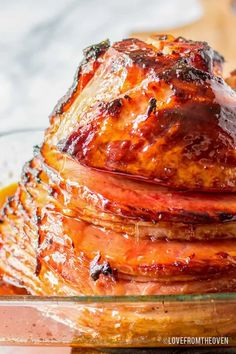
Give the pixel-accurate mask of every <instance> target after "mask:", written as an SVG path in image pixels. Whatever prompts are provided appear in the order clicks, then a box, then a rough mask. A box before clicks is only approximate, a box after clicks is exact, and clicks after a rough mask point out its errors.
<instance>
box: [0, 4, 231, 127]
mask: <svg viewBox="0 0 236 354" xmlns="http://www.w3.org/2000/svg"><path fill="white" fill-rule="evenodd" d="M0 14H1V21H0V31H1V36H0V48H1V55H0V102H1V104H0V133H2V132H6V131H9V130H15V129H19V128H22V129H24V128H32V127H46V126H47V124H48V115H49V114H50V112H51V111H52V109H53V107H54V105H55V104H56V102H57V101H58V99H59V98H60V97H61V96H62V95H64V94H65V92H66V91H67V89H68V87H69V86H70V85H71V83H72V80H73V76H74V73H75V71H76V68H77V66H78V64H79V62H80V60H81V58H82V49H83V48H85V47H86V46H88V45H90V44H94V43H97V42H99V41H101V40H103V39H106V38H110V40H111V41H116V40H119V39H122V38H124V37H127V36H130V35H132V36H139V37H141V38H144V37H146V36H148V34H149V33H150V32H161V33H163V32H167V33H173V34H176V35H183V36H185V37H187V38H192V39H202V40H207V41H209V43H210V44H211V45H213V46H214V47H215V48H216V49H218V50H220V51H221V52H222V53H223V54H224V56H225V58H226V60H227V65H226V71H227V72H229V71H230V69H233V64H234V63H235V67H236V48H235V42H236V40H235V29H236V15H235V14H236V4H235V1H233V0H119V1H116V0H40V1H33V0H8V1H4V0H0Z"/></svg>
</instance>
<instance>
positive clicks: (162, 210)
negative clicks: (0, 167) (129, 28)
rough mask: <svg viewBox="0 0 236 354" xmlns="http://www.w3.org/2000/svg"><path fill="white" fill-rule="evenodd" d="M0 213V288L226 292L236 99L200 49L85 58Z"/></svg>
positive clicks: (98, 49) (138, 45)
mask: <svg viewBox="0 0 236 354" xmlns="http://www.w3.org/2000/svg"><path fill="white" fill-rule="evenodd" d="M84 55H85V57H84V60H83V62H82V64H81V65H80V67H79V69H78V72H77V74H76V79H75V82H74V84H73V86H72V88H71V89H70V90H69V92H68V94H67V95H66V96H65V97H64V99H63V100H62V101H60V102H59V104H58V105H57V106H56V108H55V110H54V112H53V114H52V116H51V118H50V126H49V128H48V129H47V131H46V133H45V137H44V141H43V143H42V145H41V146H40V147H35V149H34V158H33V159H32V160H31V161H30V162H28V163H26V164H25V166H24V168H23V172H22V178H21V181H20V182H19V185H18V188H17V191H16V193H15V195H14V197H12V198H10V199H9V200H8V202H7V203H6V204H5V205H4V206H3V208H2V216H1V221H0V275H1V279H2V281H4V282H5V283H8V284H12V285H14V286H17V287H21V288H25V289H26V290H27V291H28V292H29V293H31V294H35V295H130V294H136V295H139V294H140V295H148V294H184V293H203V292H224V291H235V290H236V153H235V151H236V133H235V132H236V93H235V92H234V90H233V89H232V88H231V87H230V86H229V85H228V84H227V83H226V82H225V81H224V80H223V78H222V64H223V58H222V57H221V56H220V55H219V54H218V53H217V52H215V51H213V50H212V49H211V48H210V47H209V46H208V45H207V44H206V43H203V42H193V41H187V40H185V39H183V38H176V39H175V38H173V37H171V36H157V37H154V38H151V39H150V40H149V41H148V42H143V41H141V40H138V39H127V40H123V41H121V42H117V43H115V44H113V45H112V46H111V45H110V44H109V42H107V41H106V42H102V43H100V44H98V45H95V46H91V47H89V48H87V49H86V50H85V51H84Z"/></svg>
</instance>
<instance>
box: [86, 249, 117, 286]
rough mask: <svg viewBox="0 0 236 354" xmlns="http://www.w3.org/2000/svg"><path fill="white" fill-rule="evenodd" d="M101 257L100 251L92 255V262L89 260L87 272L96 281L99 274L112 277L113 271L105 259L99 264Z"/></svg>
mask: <svg viewBox="0 0 236 354" xmlns="http://www.w3.org/2000/svg"><path fill="white" fill-rule="evenodd" d="M100 258H101V255H100V253H98V254H97V255H96V257H94V259H93V260H92V262H90V267H89V273H90V276H91V278H92V279H93V280H94V281H96V280H98V279H99V276H100V274H103V275H108V276H112V277H114V275H115V271H114V270H113V269H112V268H111V266H110V264H109V263H108V262H107V261H104V262H103V263H102V264H99V263H98V262H99V260H100Z"/></svg>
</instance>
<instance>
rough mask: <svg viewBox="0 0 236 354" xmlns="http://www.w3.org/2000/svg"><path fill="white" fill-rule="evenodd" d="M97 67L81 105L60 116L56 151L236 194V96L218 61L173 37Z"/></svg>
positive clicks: (127, 48) (137, 174)
mask: <svg viewBox="0 0 236 354" xmlns="http://www.w3.org/2000/svg"><path fill="white" fill-rule="evenodd" d="M97 61H98V62H99V67H98V68H97V66H96V70H94V75H93V77H92V78H91V79H90V81H89V82H88V83H87V85H86V86H85V87H84V88H83V90H82V91H81V80H82V79H78V81H77V87H78V91H79V93H78V94H77V97H76V99H75V100H73V102H72V103H71V104H69V105H67V107H66V109H65V110H63V112H62V113H61V114H57V115H54V116H53V118H52V119H54V120H55V122H56V124H55V125H54V126H53V127H52V129H51V130H49V131H48V136H47V139H48V141H49V143H50V144H55V145H57V147H58V148H59V149H60V150H61V151H64V152H66V153H67V154H69V155H70V156H72V157H73V158H75V159H76V160H77V161H79V162H80V163H81V164H83V165H85V166H90V167H93V168H96V169H100V170H103V171H107V172H113V173H115V174H122V175H125V176H127V177H129V178H135V179H142V180H146V181H149V182H152V183H156V184H160V185H164V186H169V187H173V188H178V189H184V190H185V189H189V190H198V191H217V192H219V191H236V154H235V147H236V131H235V124H236V93H235V92H234V91H233V90H232V89H231V88H230V87H229V86H228V85H227V84H226V83H225V82H224V80H223V79H222V77H221V74H222V70H221V69H222V63H223V59H222V57H221V56H220V55H219V54H217V53H216V52H214V51H213V50H212V49H211V48H210V47H209V46H208V45H207V44H206V43H204V42H192V41H186V40H184V39H183V38H177V39H174V38H173V37H171V36H169V37H162V38H154V39H153V40H152V41H150V43H146V42H142V41H141V40H138V39H127V40H123V41H121V42H117V43H115V44H114V45H113V46H111V47H109V48H106V51H104V52H103V54H102V55H101V56H100V57H99V58H98V59H97ZM87 65H88V67H89V68H91V64H90V62H88V64H87ZM104 82H105V84H104ZM75 86H76V85H75ZM75 92H76V88H75Z"/></svg>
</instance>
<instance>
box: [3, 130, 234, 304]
mask: <svg viewBox="0 0 236 354" xmlns="http://www.w3.org/2000/svg"><path fill="white" fill-rule="evenodd" d="M44 130H45V129H44V128H41V127H32V128H31V127H29V128H27V129H25V128H24V129H16V130H10V131H5V132H1V133H0V138H2V137H5V136H8V135H13V134H21V133H30V132H40V131H41V132H42V131H44ZM217 300H220V301H222V300H236V293H209V294H185V295H132V296H128V295H124V296H34V295H1V296H0V306H1V305H4V304H8V305H9V304H10V303H17V304H19V303H20V304H30V303H36V302H37V303H39V302H41V303H42V304H45V303H47V302H48V303H50V304H52V303H55V304H59V303H62V304H63V303H64V304H65V303H68V302H73V303H114V302H122V303H136V302H192V301H196V302H199V301H217Z"/></svg>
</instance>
